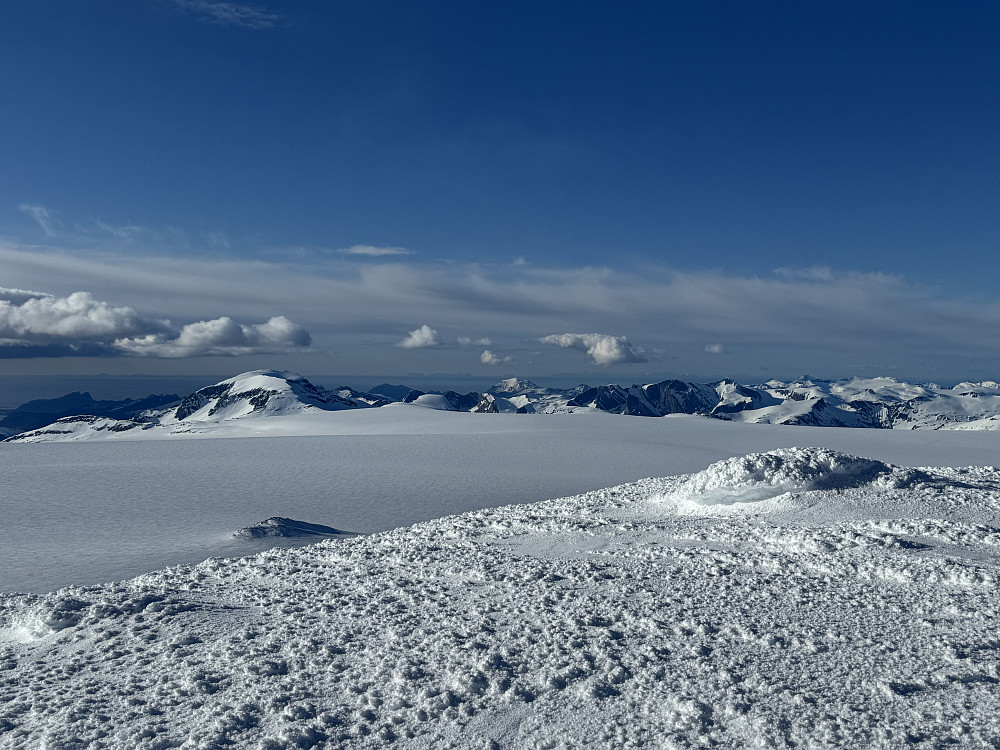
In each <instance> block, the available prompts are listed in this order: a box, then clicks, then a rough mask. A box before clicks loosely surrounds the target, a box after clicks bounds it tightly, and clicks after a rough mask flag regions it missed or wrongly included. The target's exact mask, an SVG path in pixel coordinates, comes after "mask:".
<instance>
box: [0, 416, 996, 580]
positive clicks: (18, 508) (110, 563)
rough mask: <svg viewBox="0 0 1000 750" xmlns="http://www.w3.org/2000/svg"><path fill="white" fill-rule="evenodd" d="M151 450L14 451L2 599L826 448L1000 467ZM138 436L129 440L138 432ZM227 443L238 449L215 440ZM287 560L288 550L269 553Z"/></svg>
mask: <svg viewBox="0 0 1000 750" xmlns="http://www.w3.org/2000/svg"><path fill="white" fill-rule="evenodd" d="M210 427H211V429H210V430H209V431H208V432H207V433H190V434H185V435H174V436H167V435H166V433H159V434H160V439H158V440H151V439H149V436H150V435H151V433H153V431H152V430H150V431H146V432H142V431H136V433H135V434H136V435H138V436H141V439H138V440H109V441H93V442H91V441H81V442H77V443H51V444H38V445H30V444H17V443H0V467H2V470H0V530H2V534H3V539H2V540H0V541H2V543H3V544H4V545H5V554H3V555H0V591H31V592H36V593H41V592H44V591H49V590H52V589H56V588H59V587H60V586H65V585H67V584H91V583H101V582H103V581H109V580H119V579H122V578H127V577H131V576H134V575H138V574H140V573H144V572H147V571H150V570H155V569H157V568H161V567H163V566H165V565H173V564H177V563H193V562H199V561H201V560H204V559H205V558H206V557H209V556H223V555H225V556H229V555H242V554H250V553H252V552H256V551H260V550H261V549H263V543H253V542H245V541H239V540H236V539H233V538H232V536H231V535H232V533H233V532H234V531H236V530H237V529H241V528H243V527H245V526H247V525H249V524H253V523H257V522H259V521H263V520H264V519H267V518H271V517H272V516H283V517H287V518H293V519H296V520H299V521H305V522H308V523H318V524H323V525H327V526H332V527H334V528H337V529H343V530H345V531H352V532H360V533H370V532H374V531H384V530H387V529H391V528H395V527H398V526H406V525H409V524H412V523H416V522H418V521H426V520H429V519H431V518H436V517H439V516H443V515H447V514H450V513H460V512H463V511H467V510H477V509H480V508H485V507H496V506H498V505H507V504H509V503H515V502H518V503H520V502H536V501H539V500H546V499H548V498H553V497H562V496H566V495H572V494H575V493H579V492H585V491H588V490H593V489H595V488H599V487H608V486H611V485H615V484H620V483H622V482H628V481H635V480H636V479H641V478H643V477H651V476H652V477H656V476H667V475H672V474H679V473H686V472H695V471H698V470H700V469H704V468H705V467H706V466H707V465H708V464H710V463H712V462H713V461H718V460H720V459H723V458H729V457H731V456H740V455H744V454H746V453H751V452H756V451H764V450H768V449H771V448H778V447H789V446H794V445H824V446H827V447H830V448H834V449H837V450H840V451H844V452H847V453H852V454H857V455H863V456H870V457H872V458H874V459H878V460H881V461H890V462H893V463H897V464H902V465H909V466H928V465H929V466H940V465H951V466H955V465H983V464H996V463H1000V432H996V431H992V432H977V433H957V432H948V433H944V432H937V431H934V432H932V431H906V432H900V431H890V430H844V429H835V428H823V429H819V428H814V427H781V426H772V425H746V424H732V423H726V422H721V421H719V420H713V419H707V418H703V417H690V416H675V417H666V418H662V419H648V418H641V417H622V416H618V415H612V414H605V413H602V412H588V413H579V414H565V415H530V414H465V413H456V412H441V411H435V410H433V409H425V408H420V407H419V406H412V405H408V404H395V405H392V406H387V407H383V408H381V409H361V410H354V411H337V412H323V411H313V412H312V413H303V414H295V415H287V416H269V417H266V418H261V419H246V420H239V419H237V420H229V421H228V422H226V423H224V424H215V425H210ZM126 434H131V433H126ZM212 436H216V437H218V438H223V437H226V439H211V438H212ZM272 543H273V542H272Z"/></svg>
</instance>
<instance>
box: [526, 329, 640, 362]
mask: <svg viewBox="0 0 1000 750" xmlns="http://www.w3.org/2000/svg"><path fill="white" fill-rule="evenodd" d="M539 341H540V342H541V343H543V344H555V345H556V346H561V347H563V348H573V349H582V350H583V351H585V352H587V355H588V356H589V357H590V358H591V359H592V360H593V362H594V364H597V365H612V364H620V363H623V362H645V361H646V358H645V357H644V356H642V350H641V349H635V348H633V347H632V344H630V343H629V340H628V339H627V338H626V337H625V336H609V335H607V334H604V333H554V334H552V335H550V336H543V337H542V338H540V339H539Z"/></svg>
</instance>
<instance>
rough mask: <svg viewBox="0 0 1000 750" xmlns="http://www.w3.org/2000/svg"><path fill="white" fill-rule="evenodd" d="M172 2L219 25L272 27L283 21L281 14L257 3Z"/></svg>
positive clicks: (179, 0) (205, 0)
mask: <svg viewBox="0 0 1000 750" xmlns="http://www.w3.org/2000/svg"><path fill="white" fill-rule="evenodd" d="M172 2H173V4H174V5H175V6H176V7H178V8H180V9H181V10H185V11H188V12H189V13H193V14H195V15H197V16H199V17H200V18H201V19H202V20H204V21H207V22H208V23H213V24H217V25H219V26H238V27H242V28H244V29H270V28H272V27H274V26H277V25H278V23H279V22H280V21H281V16H280V15H278V14H277V13H272V12H271V11H269V10H267V9H265V8H261V7H260V6H257V5H247V4H245V3H233V2H221V1H219V0H172Z"/></svg>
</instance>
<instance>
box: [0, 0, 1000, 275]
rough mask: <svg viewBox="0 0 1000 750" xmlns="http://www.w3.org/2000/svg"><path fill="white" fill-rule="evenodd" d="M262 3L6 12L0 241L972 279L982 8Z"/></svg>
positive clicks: (53, 0) (993, 180)
mask: <svg viewBox="0 0 1000 750" xmlns="http://www.w3.org/2000/svg"><path fill="white" fill-rule="evenodd" d="M257 7H261V8H264V9H266V10H267V11H269V12H271V13H274V14H277V15H279V16H280V18H279V19H277V21H276V23H274V25H273V26H272V27H270V28H244V27H239V26H224V25H219V24H213V23H208V22H207V20H206V18H205V17H204V16H203V15H201V14H199V13H198V12H196V11H195V10H193V9H192V8H191V7H188V9H187V10H185V9H183V8H182V7H180V6H179V5H178V4H176V3H175V2H170V0H102V1H95V2H79V0H32V2H13V3H7V4H5V6H4V9H3V11H2V16H3V20H2V23H0V69H2V71H3V74H2V83H0V90H2V92H3V108H4V115H3V117H2V118H0V175H2V176H3V179H2V180H0V234H4V235H6V236H8V237H9V236H16V237H19V238H21V239H24V240H28V239H32V238H34V239H37V231H36V230H37V227H34V226H33V225H31V223H30V222H29V220H28V218H27V217H26V216H25V215H24V214H22V213H20V212H19V211H18V210H17V206H18V205H20V204H23V203H31V204H38V205H44V206H46V207H47V208H49V209H50V210H51V211H53V212H54V214H55V215H57V216H58V217H59V218H60V219H61V220H62V221H63V222H64V223H66V224H73V223H74V222H76V223H83V222H88V221H96V220H99V221H104V222H108V223H111V224H118V225H121V224H136V225H141V226H152V227H176V228H180V229H182V230H184V231H185V232H187V233H189V234H190V236H194V237H198V236H201V235H204V234H207V233H210V232H213V231H221V232H224V233H225V234H226V235H227V236H228V237H229V238H230V241H231V243H232V244H231V248H230V249H229V250H228V251H227V252H229V253H232V254H236V255H246V256H254V255H255V254H260V253H263V252H266V251H267V249H268V248H275V247H286V246H299V245H307V246H321V247H329V248H342V247H347V246H351V245H354V244H359V243H364V244H373V245H393V246H403V247H407V248H411V249H413V250H415V251H416V252H417V253H418V254H419V255H418V256H416V258H417V259H419V260H423V259H436V258H449V259H456V260H469V261H484V262H485V261H495V260H502V261H507V260H509V259H511V258H513V257H516V256H524V257H526V258H527V259H528V260H529V261H530V262H532V263H540V264H549V265H557V266H558V265H583V264H606V263H610V262H612V261H613V258H612V255H611V254H614V255H615V257H617V258H621V259H624V260H625V261H628V262H633V263H638V264H641V263H643V262H647V261H652V262H656V263H662V264H664V265H667V266H671V267H677V268H684V269H691V268H694V269H699V268H705V269H720V268H724V269H727V270H729V271H732V272H734V273H756V272H758V271H759V272H767V271H770V270H771V269H773V268H776V267H781V266H789V265H794V266H814V265H828V266H832V267H835V268H837V269H846V270H859V271H886V272H892V273H901V274H904V275H906V276H907V277H908V278H910V279H913V280H915V281H917V282H921V283H929V284H944V285H962V284H967V285H968V288H970V289H971V290H973V291H977V290H981V291H984V292H985V291H988V290H990V289H992V285H993V274H995V272H996V271H997V270H998V268H997V261H996V260H995V259H994V257H993V256H994V255H995V251H996V249H997V237H998V230H1000V138H998V133H1000V97H998V91H1000V88H998V84H1000V6H997V5H995V4H993V3H985V2H983V3H980V2H970V3H961V4H954V5H948V4H944V3H920V2H911V3H802V2H788V3H771V2H769V3H711V2H709V3H695V2H688V3H678V2H657V3H629V4H612V3H593V2H572V3H569V2H541V3H539V2H531V3H523V2H504V3H478V2H415V3H408V2H362V3H342V2H329V1H326V0H323V1H322V2H320V1H315V2H305V1H301V2H294V1H289V2H282V3H277V2H274V3H270V4H267V3H262V4H260V5H258V6H257ZM33 233H34V234H33ZM216 251H218V249H216ZM190 252H198V249H197V247H193V248H191V249H190ZM973 268H975V269H977V270H976V271H975V272H973V270H972V269H973Z"/></svg>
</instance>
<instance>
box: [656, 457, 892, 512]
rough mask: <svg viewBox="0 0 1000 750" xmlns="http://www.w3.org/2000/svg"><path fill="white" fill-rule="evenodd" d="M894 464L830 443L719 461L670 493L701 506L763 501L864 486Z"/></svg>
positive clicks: (889, 469) (673, 496)
mask: <svg viewBox="0 0 1000 750" xmlns="http://www.w3.org/2000/svg"><path fill="white" fill-rule="evenodd" d="M892 471H893V467H892V466H891V465H889V464H887V463H883V462H882V461H877V460H875V459H873V458H861V457H859V456H852V455H849V454H847V453H840V452H839V451H834V450H830V449H829V448H782V449H780V450H775V451H770V452H768V453H750V454H749V455H746V456H738V457H736V458H730V459H726V460H725V461H719V462H718V463H714V464H712V465H711V466H709V467H708V468H707V469H705V470H704V471H700V472H698V473H697V474H692V475H691V476H690V477H688V479H686V480H685V481H683V482H682V483H681V484H680V486H679V487H678V488H677V489H676V490H675V492H674V493H672V495H671V496H670V497H669V499H673V500H686V501H688V502H694V503H697V504H699V505H732V504H734V503H748V502H759V501H761V500H768V499H770V498H773V497H778V496H779V495H784V494H786V493H788V492H808V491H812V490H840V489H850V488H853V487H860V486H862V485H865V484H870V483H871V482H873V481H875V480H876V479H879V478H881V477H885V476H886V475H889V474H891V473H892Z"/></svg>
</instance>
